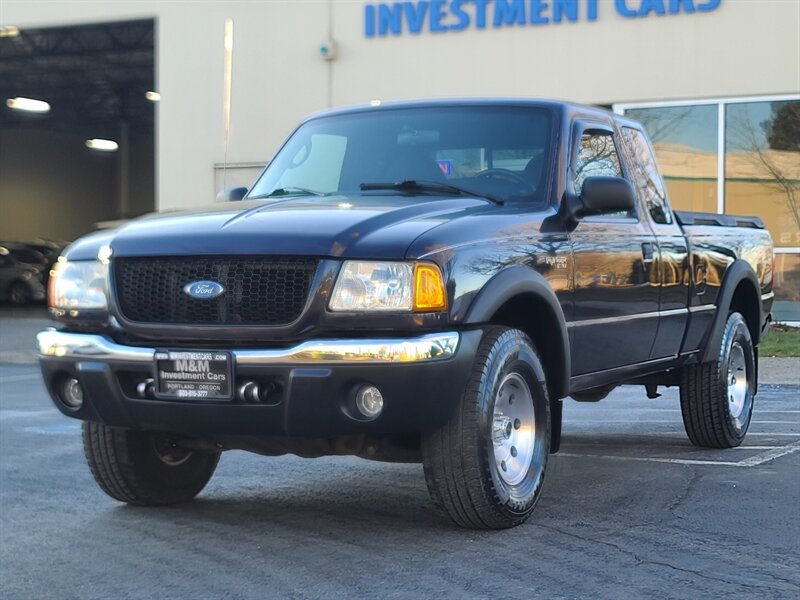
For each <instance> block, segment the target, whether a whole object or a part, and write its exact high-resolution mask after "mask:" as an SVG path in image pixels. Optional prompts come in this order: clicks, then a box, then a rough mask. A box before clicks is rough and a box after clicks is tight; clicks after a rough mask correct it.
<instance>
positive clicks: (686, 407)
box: [681, 312, 756, 448]
mask: <svg viewBox="0 0 800 600" xmlns="http://www.w3.org/2000/svg"><path fill="white" fill-rule="evenodd" d="M755 373H756V359H755V350H754V349H753V339H752V338H751V337H750V330H749V329H748V328H747V323H745V320H744V317H742V315H741V314H739V313H738V312H734V313H731V314H730V315H729V316H728V320H727V322H726V323H725V331H724V332H723V335H722V342H721V344H720V347H719V350H718V356H717V359H716V360H714V361H713V362H708V363H702V364H699V365H690V366H688V367H684V368H683V371H682V373H681V413H682V415H683V425H684V428H685V429H686V434H687V435H688V436H689V439H690V440H691V442H692V443H693V444H694V445H695V446H700V447H702V448H733V447H735V446H738V445H739V444H741V443H742V441H743V440H744V436H745V435H746V434H747V429H748V427H749V426H750V418H751V416H752V414H753V400H754V399H755V395H756V377H755Z"/></svg>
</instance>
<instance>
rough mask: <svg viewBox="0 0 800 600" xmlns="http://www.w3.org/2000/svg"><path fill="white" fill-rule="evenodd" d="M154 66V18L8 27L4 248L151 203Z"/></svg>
mask: <svg viewBox="0 0 800 600" xmlns="http://www.w3.org/2000/svg"><path fill="white" fill-rule="evenodd" d="M14 29H16V28H14ZM154 72H155V69H154V20H153V19H147V20H136V21H126V22H116V23H97V24H90V25H79V26H70V27H51V28H41V29H20V30H16V31H4V32H3V35H2V36H1V37H0V81H2V86H0V89H1V90H2V91H1V92H0V94H1V95H0V245H3V244H7V245H9V246H11V245H13V243H14V242H17V243H19V242H25V243H35V242H36V241H41V240H50V241H54V242H56V243H58V244H63V243H64V242H68V241H71V240H73V239H75V238H76V237H78V236H80V235H82V234H84V233H87V232H89V231H92V230H93V229H96V228H98V227H103V226H108V225H110V224H111V223H109V222H115V221H117V220H120V219H127V218H130V217H134V216H137V215H140V214H143V213H146V212H149V211H152V210H153V209H154V206H155V142H154V121H155V112H156V110H157V106H158V100H159V99H160V97H159V95H158V93H157V90H156V89H155V77H154Z"/></svg>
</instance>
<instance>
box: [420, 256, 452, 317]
mask: <svg viewBox="0 0 800 600" xmlns="http://www.w3.org/2000/svg"><path fill="white" fill-rule="evenodd" d="M446 307H447V296H446V295H445V291H444V279H443V278H442V272H441V271H440V270H439V267H437V266H436V265H434V264H430V263H416V264H415V265H414V311H415V312H431V311H435V310H444V309H445V308H446Z"/></svg>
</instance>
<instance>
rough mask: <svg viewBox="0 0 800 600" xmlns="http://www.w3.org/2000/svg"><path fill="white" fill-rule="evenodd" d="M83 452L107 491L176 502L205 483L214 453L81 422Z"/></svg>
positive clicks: (139, 501)
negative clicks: (175, 445) (178, 447)
mask: <svg viewBox="0 0 800 600" xmlns="http://www.w3.org/2000/svg"><path fill="white" fill-rule="evenodd" d="M83 451H84V453H85V454H86V461H87V462H88V463H89V468H90V469H91V471H92V475H93V476H94V479H95V481H96V482H97V484H98V485H99V486H100V489H102V490H103V491H104V492H105V493H106V494H108V495H109V496H111V497H112V498H114V499H115V500H119V501H120V502H127V503H128V504H135V505H139V506H147V505H164V504H178V503H181V502H188V501H189V500H191V499H192V498H194V497H195V496H196V495H197V494H199V493H200V491H201V490H202V489H203V488H204V487H205V485H206V484H207V483H208V480H209V479H211V476H212V475H213V474H214V470H215V469H216V468H217V463H218V462H219V453H218V452H217V453H210V452H192V451H188V450H181V449H176V448H173V447H171V446H170V445H169V438H168V436H167V435H166V434H158V433H149V432H142V431H130V430H127V429H117V428H114V427H109V426H107V425H103V424H102V423H90V422H84V423H83Z"/></svg>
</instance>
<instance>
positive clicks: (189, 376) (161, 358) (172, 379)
mask: <svg viewBox="0 0 800 600" xmlns="http://www.w3.org/2000/svg"><path fill="white" fill-rule="evenodd" d="M179 361H181V362H180V363H179ZM153 365H154V374H155V376H154V382H153V388H154V394H155V397H156V398H158V399H159V400H177V401H188V402H194V401H198V402H220V401H230V400H233V388H234V385H233V354H232V353H231V352H228V351H226V350H191V349H180V350H177V349H161V348H159V349H156V351H155V354H154V355H153ZM164 374H168V376H167V377H164Z"/></svg>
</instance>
